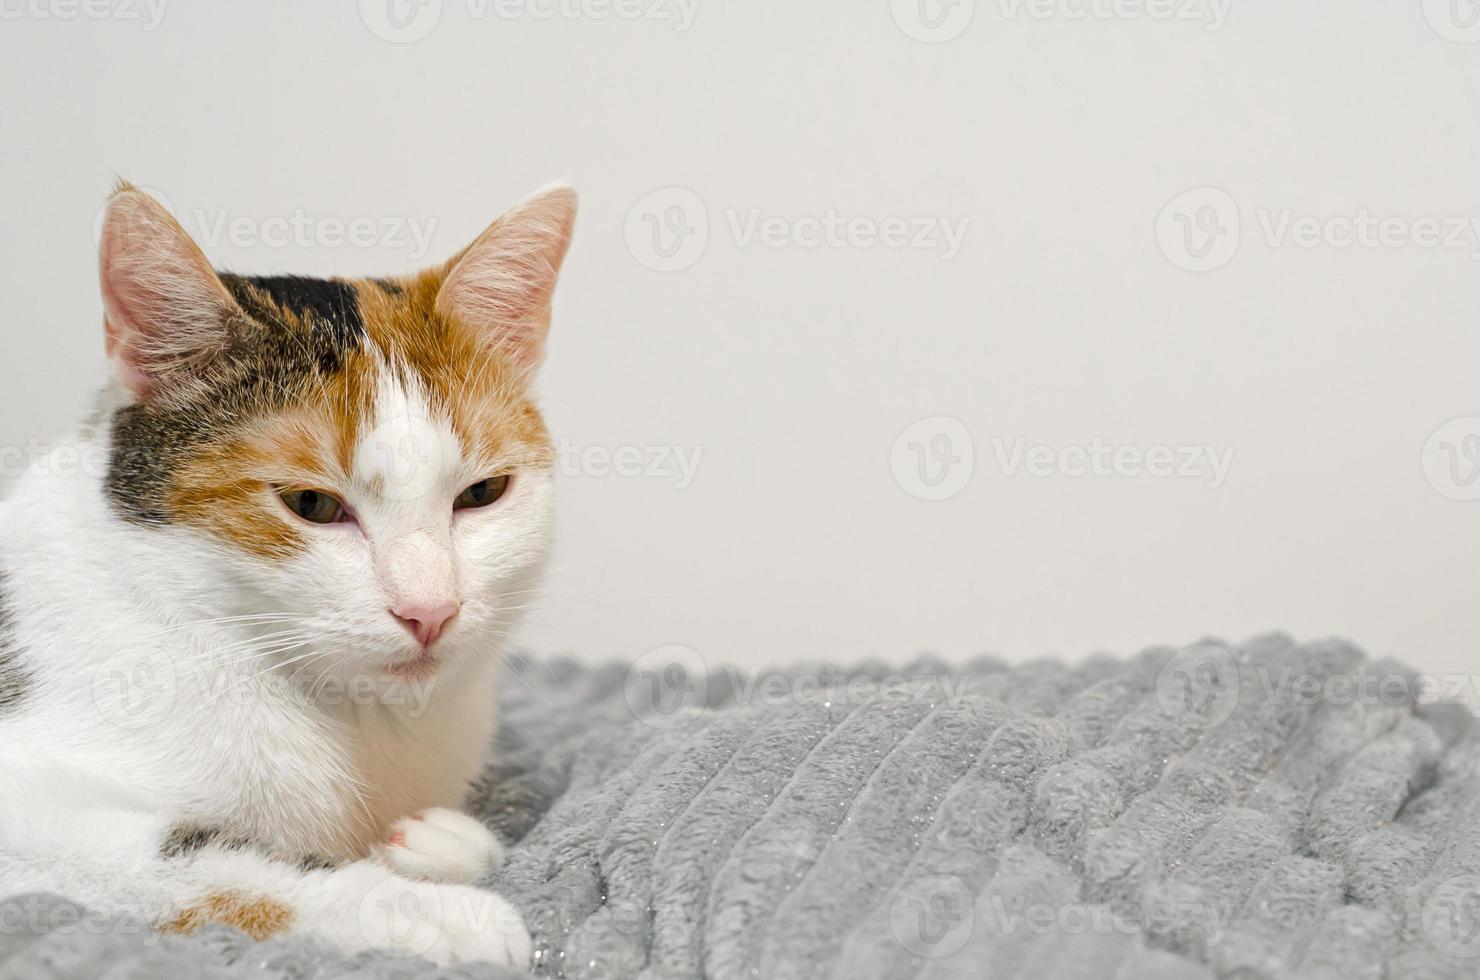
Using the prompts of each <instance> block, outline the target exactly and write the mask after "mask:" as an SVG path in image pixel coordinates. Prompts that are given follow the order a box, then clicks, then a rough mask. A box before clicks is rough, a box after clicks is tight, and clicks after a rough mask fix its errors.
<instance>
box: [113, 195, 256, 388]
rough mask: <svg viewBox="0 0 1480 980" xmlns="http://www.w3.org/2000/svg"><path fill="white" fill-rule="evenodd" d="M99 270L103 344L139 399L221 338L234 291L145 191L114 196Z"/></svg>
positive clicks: (187, 236)
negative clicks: (101, 296)
mask: <svg viewBox="0 0 1480 980" xmlns="http://www.w3.org/2000/svg"><path fill="white" fill-rule="evenodd" d="M99 268H100V278H101V287H102V294H103V309H104V320H103V324H104V332H105V349H106V351H107V353H108V356H109V358H110V359H111V360H112V361H113V363H114V365H115V370H116V371H117V373H118V376H119V380H120V381H122V382H123V384H124V385H125V386H127V387H128V388H129V389H130V390H131V391H133V392H134V393H135V394H136V395H138V396H139V397H147V396H148V395H150V394H153V393H154V392H155V391H156V389H157V388H158V387H159V385H160V383H161V382H162V381H164V380H165V375H166V374H167V373H168V372H170V371H171V370H174V369H177V368H178V366H179V364H180V362H182V361H188V360H190V359H191V357H192V356H194V355H199V354H201V353H203V352H207V351H210V350H212V349H215V348H217V347H219V346H220V345H221V344H223V343H224V341H225V334H226V330H227V314H228V312H229V311H230V309H231V307H232V300H231V297H230V295H229V294H228V293H227V292H226V288H225V287H224V286H223V285H222V284H221V280H220V279H219V278H218V277H217V276H216V273H215V270H213V269H212V268H211V267H210V263H209V262H207V261H206V257H205V256H204V255H203V254H202V253H201V251H200V249H199V248H197V247H196V245H195V243H194V242H193V241H191V240H190V236H189V235H187V234H186V233H185V230H184V229H183V228H181V227H180V226H179V224H178V223H177V222H176V221H175V219H174V218H172V217H171V216H170V215H169V213H168V212H167V211H165V210H164V209H163V207H161V206H160V205H159V203H158V202H156V201H155V200H154V199H153V198H151V197H149V196H148V195H147V194H144V193H143V192H142V191H138V190H132V189H130V190H126V191H123V192H121V193H119V194H118V195H117V196H115V197H114V198H113V200H112V201H111V202H110V204H109V206H108V214H107V217H106V218H105V221H104V225H103V237H102V247H101V249H100V254H99Z"/></svg>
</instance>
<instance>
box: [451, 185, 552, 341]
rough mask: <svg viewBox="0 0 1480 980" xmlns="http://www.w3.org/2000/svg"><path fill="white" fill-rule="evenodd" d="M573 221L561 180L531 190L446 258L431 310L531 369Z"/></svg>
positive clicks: (545, 330)
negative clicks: (448, 258) (455, 254)
mask: <svg viewBox="0 0 1480 980" xmlns="http://www.w3.org/2000/svg"><path fill="white" fill-rule="evenodd" d="M575 220H576V192H575V191H574V190H572V189H571V188H569V187H567V186H565V185H564V184H557V185H554V186H551V187H547V188H545V189H544V190H541V191H538V192H536V193H535V194H533V195H531V196H530V197H529V198H527V199H526V200H524V201H523V202H522V203H520V204H519V205H517V206H516V207H515V208H514V209H513V210H512V211H510V212H509V213H507V214H505V215H504V216H503V217H502V218H499V219H498V220H497V221H495V222H494V223H493V224H492V225H490V226H489V227H488V230H487V231H485V232H483V234H482V235H480V236H478V240H477V241H475V242H473V244H471V245H469V246H468V247H467V248H466V249H464V250H463V252H462V254H460V255H458V256H457V257H456V258H454V259H453V260H452V261H451V262H450V263H448V272H447V274H446V277H445V278H444V279H443V281H442V286H441V289H440V291H439V292H438V293H437V311H438V312H439V313H441V314H442V315H444V316H448V317H451V318H453V319H455V320H458V321H460V322H462V323H464V324H467V325H468V326H469V327H471V328H473V329H474V330H476V331H478V332H479V333H480V334H481V335H482V336H483V337H484V338H485V339H486V340H487V342H488V344H489V346H490V348H491V349H495V350H498V351H500V352H502V353H504V354H505V355H506V356H507V357H509V358H510V360H512V361H513V362H514V363H515V364H516V365H518V366H519V367H521V368H523V369H525V370H532V369H533V368H534V367H535V366H536V365H538V364H539V362H540V358H541V357H542V356H543V355H544V351H545V335H546V334H547V333H549V330H550V300H551V297H553V296H554V294H555V281H556V279H557V278H558V277H559V275H560V265H561V263H562V262H564V261H565V253H566V250H567V249H568V248H569V247H570V237H571V232H572V230H573V229H574V227H575Z"/></svg>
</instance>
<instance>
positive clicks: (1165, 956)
mask: <svg viewBox="0 0 1480 980" xmlns="http://www.w3.org/2000/svg"><path fill="white" fill-rule="evenodd" d="M1200 649H1201V650H1202V651H1203V652H1199V653H1196V654H1195V655H1193V657H1192V659H1191V660H1189V659H1188V655H1187V654H1185V653H1184V654H1181V655H1174V652H1173V651H1170V650H1151V651H1147V652H1146V653H1144V654H1141V655H1140V656H1138V657H1135V658H1133V659H1131V660H1129V661H1121V660H1115V659H1112V658H1109V657H1096V658H1091V659H1090V660H1088V661H1086V662H1084V663H1082V664H1079V665H1076V666H1072V667H1070V666H1063V665H1061V664H1058V663H1053V662H1036V663H1030V664H1025V665H1021V666H1016V667H1008V666H1006V665H1004V664H1002V663H1000V662H996V661H993V660H987V659H983V660H978V661H975V662H973V663H971V664H969V665H967V666H965V667H963V668H956V669H952V668H948V667H947V666H946V665H944V664H940V663H936V662H931V661H921V662H917V663H914V664H911V665H909V666H908V667H905V668H894V669H892V670H891V669H888V668H885V667H883V666H877V665H875V666H865V667H863V668H860V669H859V670H858V671H855V672H853V673H851V674H850V675H840V674H838V673H836V672H828V671H824V670H821V669H815V670H814V669H807V668H794V669H790V670H787V671H784V672H778V673H776V674H770V675H754V674H748V673H735V672H726V671H717V672H714V673H712V674H710V675H709V676H707V677H695V676H694V675H693V674H690V675H688V676H687V677H686V678H685V677H682V676H680V675H674V674H671V673H665V672H663V671H661V670H660V671H657V672H646V671H643V670H641V669H638V670H629V669H627V668H624V667H620V666H610V667H604V668H600V669H587V668H584V667H580V666H578V665H576V664H574V663H571V662H568V661H554V660H548V659H529V658H517V657H516V658H513V659H511V660H510V661H509V664H508V666H509V671H508V676H507V678H506V682H505V684H504V686H503V692H504V699H505V706H504V714H503V726H504V727H503V736H502V741H503V746H502V752H501V755H500V758H499V761H498V763H497V765H496V767H495V768H493V769H491V770H490V771H489V772H488V773H487V774H486V777H485V778H484V780H483V781H482V783H481V784H480V785H479V786H478V787H477V789H476V791H475V793H474V798H473V801H472V804H471V810H472V812H474V813H477V814H481V815H482V816H483V818H484V819H485V820H486V821H487V822H488V823H489V824H490V825H491V826H494V827H495V828H497V829H498V830H499V831H500V832H501V833H502V834H503V835H504V836H505V838H506V839H508V840H510V841H513V842H515V843H513V845H512V846H511V847H510V849H509V855H508V862H507V864H506V865H505V866H504V867H503V868H502V869H501V870H500V871H499V872H498V873H497V876H496V877H495V878H494V879H493V880H491V881H489V882H486V884H488V885H490V886H492V887H496V888H497V889H498V890H499V891H500V892H501V893H502V894H503V895H505V896H506V897H507V898H509V899H510V900H511V901H513V902H514V903H515V904H516V905H517V906H518V907H519V908H521V909H522V910H523V912H524V915H525V919H526V921H527V923H528V925H529V927H530V931H531V932H532V934H533V936H534V939H535V944H536V949H537V950H538V954H537V966H536V970H537V972H538V973H540V974H544V975H563V976H569V977H593V978H594V977H642V978H646V980H659V978H670V977H671V978H692V977H699V976H705V977H718V978H755V977H763V978H789V977H797V978H801V977H808V978H811V977H836V978H847V980H853V978H866V977H880V978H899V977H920V978H931V980H936V978H954V977H961V978H968V977H969V978H980V977H1021V978H1044V980H1073V978H1101V977H1117V978H1119V977H1123V978H1127V980H1129V978H1173V977H1178V978H1181V977H1187V978H1210V977H1214V976H1221V977H1235V976H1236V977H1239V978H1245V977H1247V978H1253V977H1270V978H1290V977H1311V978H1318V977H1333V978H1340V980H1355V978H1362V977H1374V978H1376V977H1403V978H1418V977H1474V976H1476V975H1480V752H1477V730H1476V729H1475V728H1474V727H1473V726H1472V716H1471V715H1470V713H1469V712H1468V711H1467V710H1465V709H1461V708H1455V707H1450V706H1442V705H1440V706H1433V705H1429V704H1427V703H1426V702H1428V701H1430V700H1432V697H1433V695H1435V694H1440V695H1442V694H1444V693H1445V691H1444V689H1443V686H1442V685H1441V686H1440V687H1439V688H1437V689H1436V688H1434V687H1433V686H1432V685H1429V684H1426V683H1425V684H1415V683H1414V682H1413V675H1412V674H1411V673H1409V672H1407V671H1405V670H1403V669H1402V668H1401V667H1399V666H1397V665H1395V664H1391V663H1386V662H1373V661H1370V660H1368V659H1367V658H1366V657H1364V656H1363V655H1362V654H1361V653H1360V652H1358V651H1357V650H1356V649H1354V648H1352V647H1350V646H1347V645H1345V644H1339V643H1319V644H1311V645H1307V646H1296V645H1295V644H1293V643H1292V642H1291V641H1289V640H1288V639H1287V638H1284V637H1267V638H1263V639H1260V640H1257V641H1254V642H1251V643H1249V644H1246V645H1244V646H1242V647H1239V648H1225V649H1226V650H1228V651H1231V652H1223V651H1222V650H1219V649H1218V648H1214V647H1204V648H1200ZM1207 651H1212V652H1211V653H1209V652H1207ZM868 679H872V682H871V683H870V682H866V681H868ZM1415 693H1417V694H1418V695H1419V696H1418V697H1416V698H1415V697H1414V695H1415ZM654 695H657V696H659V697H658V701H657V707H658V708H659V709H662V710H654V705H653V703H652V698H653V696H654ZM700 698H702V699H703V700H704V701H706V702H707V703H708V706H709V710H704V711H697V710H694V711H689V710H683V711H676V712H675V711H672V710H669V709H671V708H672V706H673V703H674V702H675V700H676V701H677V702H678V703H683V702H684V701H685V700H689V701H696V700H698V699H700ZM1415 701H1417V702H1420V703H1415ZM80 919H81V922H80V923H79V921H78V920H79V912H78V910H77V909H76V908H75V907H74V906H72V905H70V903H67V902H65V901H62V900H60V899H54V898H43V897H38V896H21V897H18V898H13V899H10V900H8V901H6V902H4V903H0V977H5V978H8V977H26V978H38V980H39V978H46V977H57V978H61V977H67V978H71V977H78V978H81V977H92V976H98V975H100V974H102V973H103V971H104V969H105V968H106V969H107V971H108V972H107V975H108V976H109V977H117V978H124V977H146V976H147V977H177V976H178V977H182V978H184V977H189V978H192V980H194V978H215V977H243V978H245V977H253V978H262V980H268V978H273V980H275V978H290V977H291V978H302V980H309V978H330V977H350V976H353V977H356V978H381V977H384V978H403V977H405V978H410V977H424V976H431V975H432V974H433V970H432V968H431V967H430V966H428V965H427V964H425V963H423V962H421V961H418V960H414V959H413V960H405V959H403V960H395V959H391V958H390V957H388V956H385V955H384V954H378V953H376V954H360V955H358V956H355V957H353V958H345V957H342V956H337V955H335V954H332V953H330V952H329V951H327V950H326V949H324V948H323V947H320V946H318V945H316V944H314V943H313V942H311V941H307V940H299V939H278V940H271V941H269V942H266V943H262V944H253V943H251V942H250V941H249V940H248V939H247V938H246V937H245V936H244V935H242V934H241V933H237V932H233V931H230V930H226V929H221V928H211V929H207V930H205V931H203V932H202V933H200V934H197V935H196V936H193V937H190V938H179V937H173V936H167V937H159V936H155V935H153V934H151V933H149V932H147V931H146V930H141V929H136V928H132V927H130V926H129V925H128V924H127V923H122V922H118V921H116V920H105V919H98V918H92V917H90V916H87V915H85V914H81V915H80ZM435 975H436V976H437V977H439V978H452V977H475V976H476V977H506V976H512V975H513V974H510V973H508V972H507V971H500V970H498V969H496V968H493V967H478V966H464V967H459V968H455V969H452V970H445V971H442V972H439V973H436V974H435Z"/></svg>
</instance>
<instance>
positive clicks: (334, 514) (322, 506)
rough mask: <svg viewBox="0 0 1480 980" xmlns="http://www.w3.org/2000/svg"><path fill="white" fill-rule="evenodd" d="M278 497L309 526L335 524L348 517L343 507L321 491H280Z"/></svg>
mask: <svg viewBox="0 0 1480 980" xmlns="http://www.w3.org/2000/svg"><path fill="white" fill-rule="evenodd" d="M278 496H279V497H282V498H283V503H284V504H287V506H288V509H289V510H291V511H292V512H293V513H294V514H296V515H298V516H299V517H301V518H303V519H304V520H305V521H308V522H309V523H310V524H337V523H339V522H340V521H343V520H346V519H347V516H348V515H347V514H346V512H345V509H344V505H343V504H341V503H340V502H339V501H338V500H336V499H334V498H333V497H331V496H329V495H328V494H327V493H325V492H324V491H322V490H280V491H278Z"/></svg>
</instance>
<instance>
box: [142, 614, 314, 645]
mask: <svg viewBox="0 0 1480 980" xmlns="http://www.w3.org/2000/svg"><path fill="white" fill-rule="evenodd" d="M296 618H297V617H295V616H289V615H287V614H285V613H253V614H249V615H244V616H220V617H217V618H215V619H197V620H192V621H190V622H188V623H176V624H175V625H173V626H168V627H165V628H164V629H162V630H157V631H156V632H153V633H145V634H144V635H143V636H142V637H140V639H145V640H149V639H153V638H154V637H157V636H165V635H167V634H169V633H178V632H180V631H181V630H188V629H200V628H202V627H206V626H225V625H272V624H275V623H290V622H293V621H294V620H295V619H296Z"/></svg>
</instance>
